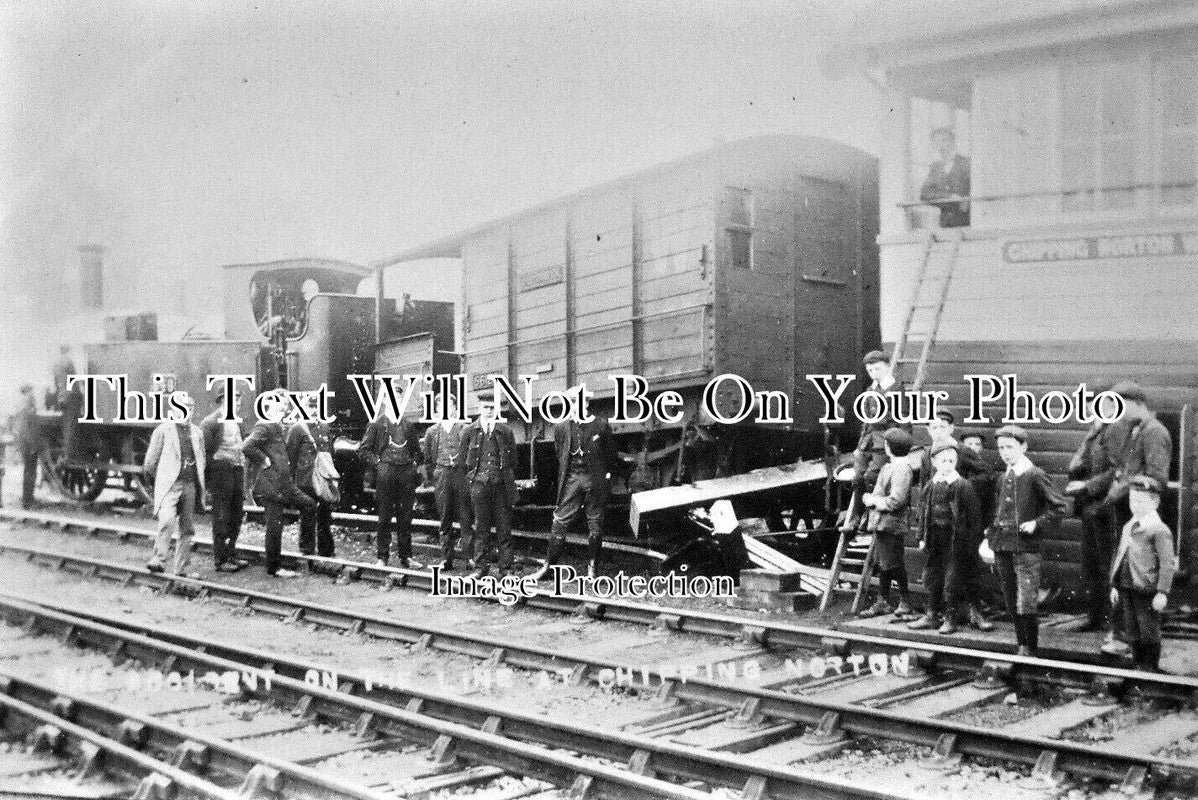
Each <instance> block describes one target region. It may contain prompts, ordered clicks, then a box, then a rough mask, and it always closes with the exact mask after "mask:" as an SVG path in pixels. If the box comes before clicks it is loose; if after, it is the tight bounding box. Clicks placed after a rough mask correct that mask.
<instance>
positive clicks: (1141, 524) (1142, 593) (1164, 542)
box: [1110, 475, 1177, 671]
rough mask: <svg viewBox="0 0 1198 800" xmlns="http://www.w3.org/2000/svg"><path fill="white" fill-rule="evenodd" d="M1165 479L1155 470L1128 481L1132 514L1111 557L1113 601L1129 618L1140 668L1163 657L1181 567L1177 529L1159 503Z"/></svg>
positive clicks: (1154, 666) (1126, 623) (1126, 628)
mask: <svg viewBox="0 0 1198 800" xmlns="http://www.w3.org/2000/svg"><path fill="white" fill-rule="evenodd" d="M1163 490H1164V486H1163V484H1161V482H1160V481H1158V480H1157V479H1156V478H1153V477H1151V476H1149V475H1137V476H1135V477H1134V478H1132V479H1131V480H1130V481H1128V503H1129V505H1130V507H1131V513H1132V517H1131V519H1130V520H1128V522H1127V524H1126V525H1124V526H1123V531H1122V533H1121V535H1120V539H1119V549H1118V550H1116V551H1115V557H1114V558H1113V559H1112V560H1111V572H1110V581H1111V598H1110V599H1111V605H1112V606H1113V607H1115V608H1118V609H1119V611H1120V612H1121V614H1122V618H1123V623H1122V626H1123V633H1124V636H1125V637H1126V639H1127V642H1128V644H1129V645H1131V651H1132V657H1133V658H1134V659H1135V662H1136V666H1137V667H1139V668H1140V669H1145V670H1150V671H1156V670H1158V669H1159V668H1160V658H1161V615H1162V614H1163V613H1164V611H1165V605H1166V604H1167V603H1168V602H1169V589H1170V588H1171V587H1172V585H1173V575H1174V574H1175V572H1176V569H1177V559H1176V557H1175V556H1174V554H1173V533H1172V532H1171V531H1170V530H1169V528H1168V526H1167V525H1165V523H1164V521H1163V520H1161V517H1160V514H1159V513H1158V508H1159V507H1160V503H1161V492H1162V491H1163Z"/></svg>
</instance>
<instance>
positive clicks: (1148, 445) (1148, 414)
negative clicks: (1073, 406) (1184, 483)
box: [1107, 381, 1173, 529]
mask: <svg viewBox="0 0 1198 800" xmlns="http://www.w3.org/2000/svg"><path fill="white" fill-rule="evenodd" d="M1111 391H1113V392H1114V393H1115V394H1117V395H1119V396H1120V397H1122V398H1123V404H1124V410H1123V416H1122V417H1121V418H1120V419H1119V422H1118V423H1116V424H1117V425H1120V426H1122V430H1123V435H1122V437H1121V440H1120V441H1117V443H1116V445H1115V446H1116V447H1117V448H1118V449H1117V451H1116V453H1115V455H1114V462H1115V474H1114V478H1113V480H1112V481H1111V486H1110V489H1108V490H1107V503H1108V504H1109V505H1110V506H1111V508H1112V509H1113V510H1114V513H1115V521H1116V523H1117V525H1118V526H1119V528H1120V529H1122V527H1123V526H1124V525H1126V524H1127V521H1128V520H1129V519H1131V509H1130V508H1129V507H1128V501H1127V497H1128V489H1129V487H1130V486H1131V480H1132V478H1134V477H1135V476H1137V475H1147V476H1148V477H1150V478H1154V479H1155V480H1156V481H1157V482H1158V483H1160V485H1161V486H1167V485H1168V481H1169V466H1170V464H1171V463H1172V461H1173V437H1172V436H1170V435H1169V431H1168V430H1167V429H1166V428H1165V426H1164V425H1163V424H1162V423H1161V421H1160V420H1159V419H1157V418H1156V415H1155V414H1153V413H1152V411H1151V410H1150V409H1149V408H1148V396H1147V395H1146V394H1145V393H1144V390H1143V389H1142V388H1141V387H1140V384H1138V383H1136V382H1135V381H1120V382H1119V383H1117V384H1115V386H1114V388H1113V389H1112V390H1111Z"/></svg>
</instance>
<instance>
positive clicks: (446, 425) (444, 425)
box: [440, 419, 453, 433]
mask: <svg viewBox="0 0 1198 800" xmlns="http://www.w3.org/2000/svg"><path fill="white" fill-rule="evenodd" d="M440 425H441V430H443V431H445V432H446V433H449V432H450V431H451V430H453V420H451V419H443V420H440Z"/></svg>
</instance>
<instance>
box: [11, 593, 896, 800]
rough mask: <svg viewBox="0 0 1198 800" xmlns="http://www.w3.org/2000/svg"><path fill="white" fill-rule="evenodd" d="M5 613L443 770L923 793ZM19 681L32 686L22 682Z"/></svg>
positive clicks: (690, 797)
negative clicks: (205, 679) (229, 683)
mask: <svg viewBox="0 0 1198 800" xmlns="http://www.w3.org/2000/svg"><path fill="white" fill-rule="evenodd" d="M0 616H2V617H3V619H4V620H5V623H6V624H7V625H8V626H10V630H11V629H19V630H21V631H22V632H23V633H24V634H25V635H27V636H29V635H34V634H36V635H40V636H53V637H56V638H57V639H58V640H59V641H63V642H66V643H68V644H70V645H73V646H78V647H86V648H89V649H91V650H93V651H95V652H98V653H104V654H105V655H106V656H107V657H108V658H110V659H113V660H114V661H117V662H124V661H129V660H135V661H137V662H139V663H140V664H142V665H153V666H154V667H155V668H156V669H158V670H160V671H161V672H163V673H170V672H174V673H179V674H186V673H195V674H199V675H207V674H214V675H217V676H225V675H230V674H232V675H235V676H237V679H238V683H237V687H238V692H237V694H236V696H235V697H236V702H245V701H246V699H247V698H252V699H254V700H258V701H261V702H263V703H266V704H269V706H270V707H271V708H273V709H288V710H290V711H291V713H292V714H293V715H294V716H295V717H299V718H301V719H303V720H305V721H307V722H309V723H310V724H313V725H318V724H325V725H336V726H338V727H342V728H345V729H349V730H352V731H353V732H354V736H355V737H357V738H358V739H360V740H363V741H367V742H369V743H370V744H371V745H373V746H375V747H387V746H395V747H399V746H402V745H405V744H412V743H415V744H418V745H421V746H423V747H424V748H426V749H427V754H428V757H429V759H430V760H431V761H433V762H434V763H435V764H436V765H438V766H440V767H442V768H449V767H452V766H454V765H456V764H458V763H463V762H464V763H470V764H476V765H477V764H482V765H487V766H490V767H493V768H497V769H500V770H503V772H504V773H506V774H509V775H519V776H523V777H527V778H534V779H536V780H541V781H545V782H546V783H549V784H551V785H554V786H557V787H561V788H565V789H567V790H568V792H569V796H570V797H576V798H586V797H606V798H613V800H634V799H635V798H677V799H678V800H699V799H700V798H708V797H710V796H711V790H712V789H716V788H729V789H733V790H735V792H737V793H738V794H739V796H741V797H743V798H746V799H749V798H752V800H763V799H764V798H776V799H777V800H783V799H784V798H796V799H797V798H812V799H814V800H820V799H821V798H871V799H873V800H896V798H904V797H909V798H911V800H914V797H913V796H910V795H902V794H896V793H895V792H891V791H881V790H878V789H876V788H873V787H871V786H869V785H866V784H865V783H863V782H859V781H858V782H853V781H845V780H836V779H832V778H821V777H818V776H812V775H804V774H802V773H800V772H798V771H794V770H787V769H782V768H779V767H774V766H771V765H769V764H766V763H757V762H753V761H746V760H744V759H738V758H734V757H733V756H730V755H728V754H726V753H721V752H715V751H710V750H703V749H699V748H694V747H686V746H683V745H678V744H675V743H672V742H668V741H664V740H661V739H656V738H651V737H649V736H645V735H638V734H632V733H625V732H620V731H615V730H606V729H600V728H597V727H591V726H587V725H583V724H580V723H576V722H567V721H562V720H553V719H545V718H542V717H538V716H536V715H532V714H524V713H520V712H517V711H512V710H510V709H503V708H499V707H492V706H488V705H485V704H482V703H476V702H472V701H468V700H463V699H459V698H455V697H452V696H449V695H445V694H439V693H434V692H429V691H417V690H410V689H409V690H405V689H401V688H395V687H382V686H379V685H377V684H375V685H373V686H371V685H370V684H368V683H367V682H366V681H365V680H363V679H362V678H360V677H358V676H354V675H348V674H345V673H338V681H337V686H336V688H326V687H325V686H323V685H322V684H321V683H320V682H313V681H309V680H305V676H306V675H308V674H310V672H311V671H313V670H315V671H316V672H317V673H319V674H326V673H329V672H331V670H330V668H329V667H328V666H327V665H320V664H314V663H307V662H300V661H294V660H289V659H285V658H280V657H279V656H278V655H277V654H273V653H267V652H262V651H256V650H251V649H247V648H241V647H237V646H235V645H231V644H228V643H223V642H218V641H214V640H211V639H202V640H200V639H192V640H189V641H188V642H187V643H186V644H180V643H179V639H178V634H175V633H172V632H166V631H161V630H157V629H150V628H147V629H144V630H142V631H140V632H135V631H131V630H128V629H125V628H122V627H119V626H115V625H110V624H105V622H100V621H98V620H96V619H91V618H89V617H86V616H83V615H79V614H76V613H72V612H71V611H69V610H66V609H64V608H61V607H57V606H53V605H50V604H40V603H38V602H36V601H32V600H29V599H22V598H16V597H12V596H9V595H3V596H0ZM12 687H15V689H16V690H17V691H18V692H20V691H24V690H23V689H22V684H21V683H20V682H19V681H15V682H13V683H12V684H10V688H12ZM31 691H32V693H34V694H36V693H37V690H36V689H34V690H31ZM43 693H44V694H49V693H52V692H43ZM50 702H53V700H51V701H50ZM190 741H196V737H192V738H191V739H190ZM186 749H187V750H189V751H191V750H195V749H196V748H195V747H194V746H193V745H188V746H187V748H186ZM200 761H202V759H200ZM285 783H286V782H285V781H276V783H275V784H274V785H275V786H276V787H279V785H280V784H285ZM222 796H223V795H222Z"/></svg>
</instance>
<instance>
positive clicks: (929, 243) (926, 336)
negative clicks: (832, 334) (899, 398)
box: [890, 229, 962, 391]
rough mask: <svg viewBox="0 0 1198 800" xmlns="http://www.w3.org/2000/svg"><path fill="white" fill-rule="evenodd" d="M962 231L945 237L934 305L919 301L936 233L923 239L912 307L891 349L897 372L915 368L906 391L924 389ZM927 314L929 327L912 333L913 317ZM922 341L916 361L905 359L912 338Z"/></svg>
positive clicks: (893, 367) (909, 308)
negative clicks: (929, 313) (941, 273)
mask: <svg viewBox="0 0 1198 800" xmlns="http://www.w3.org/2000/svg"><path fill="white" fill-rule="evenodd" d="M961 235H962V234H961V231H960V229H957V230H953V231H952V232H951V233H950V234H949V235H948V243H949V249H948V256H947V258H946V259H945V263H944V276H943V279H942V280H943V282H942V283H941V284H940V292H939V295H938V297H937V298H936V300H935V301H933V302H931V303H928V302H920V297H921V295H922V294H923V290H924V286H925V285H926V284H927V283H928V282H929V278H928V265H929V264H931V262H932V254H933V253H934V252H935V250H936V242H937V241H939V240H938V239H937V238H936V231H934V230H931V231H928V234H927V236H926V237H925V238H924V243H923V252H922V254H921V255H920V259H919V274H918V276H917V277H916V279H915V287H914V288H913V289H912V290H911V303H910V305H909V306H908V307H907V318H906V320H904V321H903V333H902V335H901V336H900V337H899V340H898V342H896V343H895V345H894V352H893V353H891V354H890V366H891V368H892V369H895V370H897V369H898V368H899V366H900V365H902V364H915V365H916V367H915V378H914V380H913V381H912V383H911V385H910V386H909V387H908V388H909V389H913V390H915V391H919V390H920V389H922V388H923V383H924V378H925V377H926V373H927V367H928V355H929V354H930V353H931V352H932V344H933V343H934V342H935V341H936V334H937V332H938V331H939V330H940V321H941V320H942V319H943V317H944V305H945V302H946V301H947V300H948V289H949V286H950V285H951V284H952V282H953V269H954V268H955V267H956V265H957V253H958V252H960V250H961ZM927 310H930V311H932V312H933V314H932V321H931V324H930V325H929V326H928V329H927V330H926V331H923V332H917V333H914V334H913V333H912V327H913V326H914V324H915V317H916V315H917V314H918V312H920V311H927ZM913 335H914V336H915V337H916V338H917V339H918V337H920V336H922V337H923V345H922V346H921V347H920V350H919V358H912V357H910V356H907V355H906V352H907V348H908V346H909V345H910V344H911V340H912V336H913Z"/></svg>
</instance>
